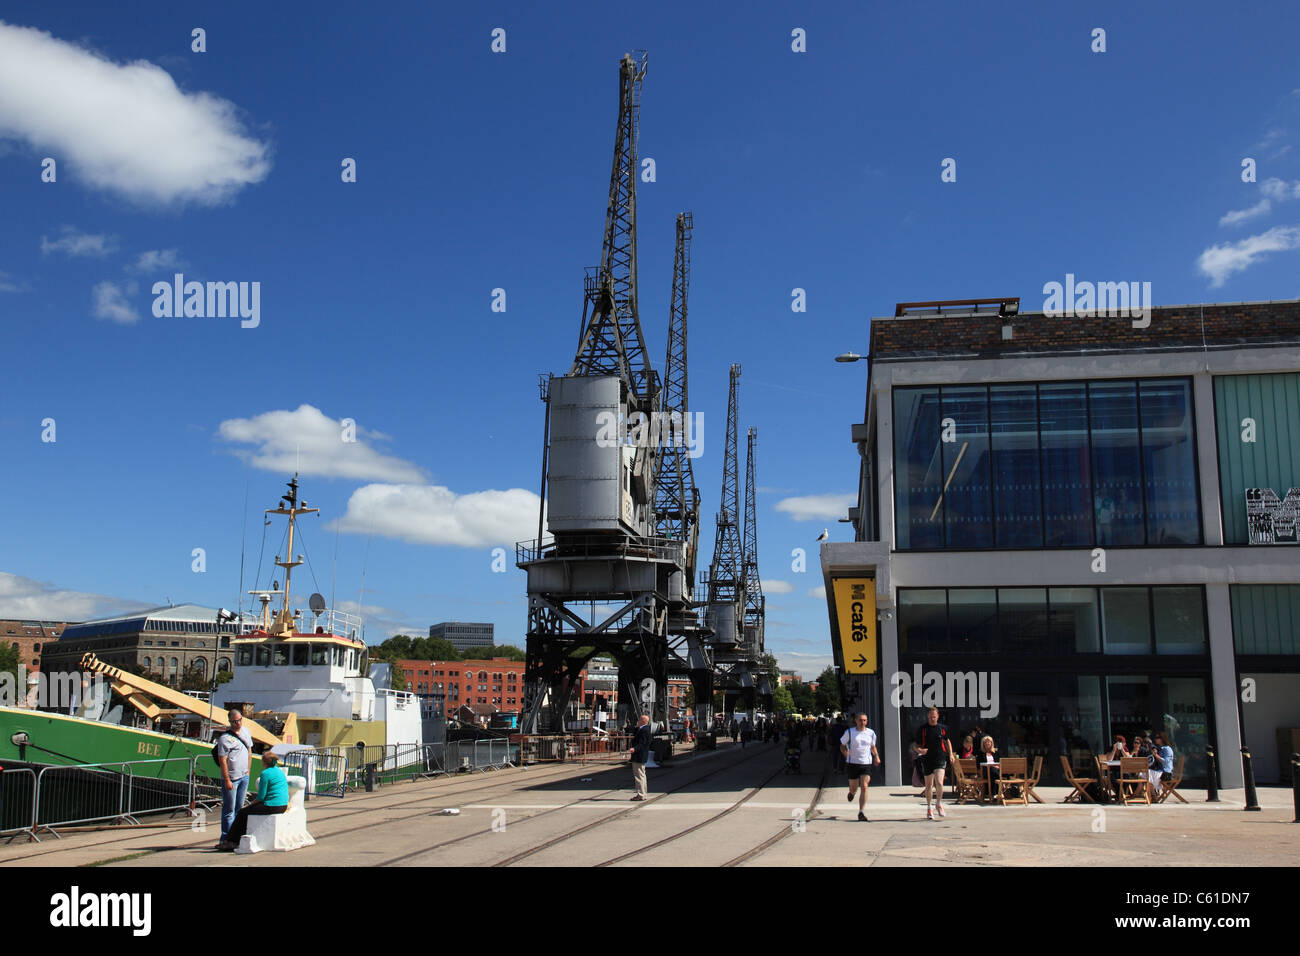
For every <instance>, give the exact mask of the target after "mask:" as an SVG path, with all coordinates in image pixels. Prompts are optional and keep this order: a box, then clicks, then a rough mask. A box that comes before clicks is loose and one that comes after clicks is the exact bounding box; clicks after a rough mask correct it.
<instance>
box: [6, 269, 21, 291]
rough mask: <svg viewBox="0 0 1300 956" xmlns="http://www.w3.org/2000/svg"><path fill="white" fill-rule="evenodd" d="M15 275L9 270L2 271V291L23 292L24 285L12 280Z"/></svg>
mask: <svg viewBox="0 0 1300 956" xmlns="http://www.w3.org/2000/svg"><path fill="white" fill-rule="evenodd" d="M12 280H13V276H11V275H9V273H7V272H0V292H22V291H24V287H23V286H20V285H19V284H18V283H16V282H14V281H12Z"/></svg>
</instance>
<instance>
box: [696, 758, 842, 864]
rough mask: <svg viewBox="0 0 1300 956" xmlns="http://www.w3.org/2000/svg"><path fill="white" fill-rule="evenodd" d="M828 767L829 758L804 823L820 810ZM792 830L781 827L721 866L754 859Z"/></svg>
mask: <svg viewBox="0 0 1300 956" xmlns="http://www.w3.org/2000/svg"><path fill="white" fill-rule="evenodd" d="M830 767H831V763H830V761H829V760H827V761H826V762H825V764H824V765H823V766H822V776H821V780H820V781H819V782H818V784H817V792H816V793H814V794H813V798H812V800H811V801H810V802H809V803H808V808H807V809H806V810H804V822H805V823H806V822H808V821H809V820H812V819H813V818H814V817H816V816H817V815H818V814H819V813H820V812H821V811H820V810H818V809H817V805H818V804H819V803H821V801H822V794H823V793H824V792H825V791H826V781H827V779H828V778H829V777H830ZM793 832H794V827H792V826H786V827H782V828H781V830H780V831H778V832H777V833H776V834H774V835H773V836H770V837H768V838H767V839H766V840H764V841H763V842H762V843H760V844H759V845H758V846H756V847H754V848H753V849H752V850H747V851H745V852H744V853H742V854H740V856H737V857H733V858H732V859H730V860H728V861H727V862H726V863H723V864H722V865H723V867H732V866H740V864H742V863H746V862H748V861H749V860H752V859H754V858H755V857H756V856H758V855H760V854H762V853H765V852H766V851H767V850H769V849H771V848H772V847H774V846H776V844H778V843H780V842H781V841H782V840H784V839H785V838H786V837H788V836H789V835H790V834H791V833H793Z"/></svg>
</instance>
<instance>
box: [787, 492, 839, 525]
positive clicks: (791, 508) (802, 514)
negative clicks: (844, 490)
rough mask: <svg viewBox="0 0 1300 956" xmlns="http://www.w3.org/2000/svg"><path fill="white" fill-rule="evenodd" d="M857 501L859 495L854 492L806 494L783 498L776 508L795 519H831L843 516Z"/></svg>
mask: <svg viewBox="0 0 1300 956" xmlns="http://www.w3.org/2000/svg"><path fill="white" fill-rule="evenodd" d="M857 501H858V496H857V495H852V494H845V495H804V496H803V497H801V498H782V499H781V500H780V501H778V502H777V503H776V510H777V511H784V512H785V513H786V514H788V515H790V517H792V518H794V520H795V521H818V520H823V519H825V520H827V521H830V520H834V519H838V518H843V517H844V516H845V515H847V514H848V513H849V508H851V507H853V505H855V504H857Z"/></svg>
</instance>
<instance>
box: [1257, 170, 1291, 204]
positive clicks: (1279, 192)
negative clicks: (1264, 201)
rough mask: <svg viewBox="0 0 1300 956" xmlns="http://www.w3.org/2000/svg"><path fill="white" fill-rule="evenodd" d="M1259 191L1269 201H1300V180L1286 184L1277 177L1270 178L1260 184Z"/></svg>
mask: <svg viewBox="0 0 1300 956" xmlns="http://www.w3.org/2000/svg"><path fill="white" fill-rule="evenodd" d="M1259 191H1260V192H1262V193H1263V194H1264V195H1265V196H1267V197H1268V198H1269V199H1276V200H1277V201H1278V202H1286V201H1287V200H1288V199H1300V180H1296V181H1295V182H1290V183H1288V182H1286V181H1285V180H1282V179H1278V178H1277V177H1275V176H1274V177H1269V178H1268V179H1266V180H1264V181H1263V182H1262V183H1260V184H1259Z"/></svg>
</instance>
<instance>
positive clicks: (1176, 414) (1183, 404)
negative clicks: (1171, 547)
mask: <svg viewBox="0 0 1300 956" xmlns="http://www.w3.org/2000/svg"><path fill="white" fill-rule="evenodd" d="M1139 397H1140V400H1141V405H1142V474H1143V480H1144V482H1145V484H1146V519H1147V529H1146V530H1147V543H1148V544H1161V545H1163V544H1196V543H1197V542H1199V541H1200V540H1201V519H1200V509H1199V508H1198V507H1197V506H1196V502H1197V500H1198V497H1199V496H1198V492H1197V488H1196V449H1195V447H1194V441H1193V431H1192V383H1191V382H1189V381H1187V380H1186V379H1155V380H1152V381H1146V382H1143V383H1142V384H1141V394H1140V396H1139Z"/></svg>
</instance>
